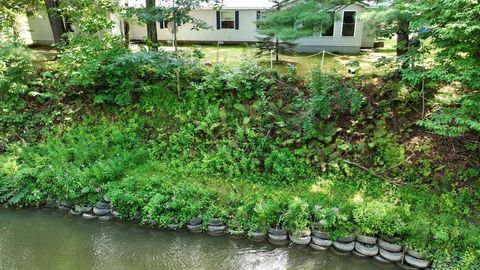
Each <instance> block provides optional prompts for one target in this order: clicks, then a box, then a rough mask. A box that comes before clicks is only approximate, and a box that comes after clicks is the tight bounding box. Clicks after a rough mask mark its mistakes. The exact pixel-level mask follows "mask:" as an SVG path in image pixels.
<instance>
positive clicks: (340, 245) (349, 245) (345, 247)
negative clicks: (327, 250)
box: [333, 241, 355, 252]
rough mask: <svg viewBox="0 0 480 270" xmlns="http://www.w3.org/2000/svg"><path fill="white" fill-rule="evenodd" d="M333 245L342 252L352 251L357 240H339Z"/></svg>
mask: <svg viewBox="0 0 480 270" xmlns="http://www.w3.org/2000/svg"><path fill="white" fill-rule="evenodd" d="M333 247H334V248H336V249H337V250H338V251H340V252H352V251H353V249H354V248H355V242H350V243H342V242H339V241H335V242H333Z"/></svg>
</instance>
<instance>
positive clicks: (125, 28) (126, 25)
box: [123, 19, 130, 49]
mask: <svg viewBox="0 0 480 270" xmlns="http://www.w3.org/2000/svg"><path fill="white" fill-rule="evenodd" d="M123 34H124V35H125V47H127V49H128V48H129V47H130V23H129V22H128V20H126V19H125V20H124V21H123Z"/></svg>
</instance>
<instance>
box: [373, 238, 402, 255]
mask: <svg viewBox="0 0 480 270" xmlns="http://www.w3.org/2000/svg"><path fill="white" fill-rule="evenodd" d="M378 246H379V247H380V248H382V249H385V250H388V251H390V252H401V251H402V250H403V248H402V246H401V245H399V244H393V243H389V242H386V241H384V240H382V239H378Z"/></svg>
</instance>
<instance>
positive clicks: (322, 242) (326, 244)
mask: <svg viewBox="0 0 480 270" xmlns="http://www.w3.org/2000/svg"><path fill="white" fill-rule="evenodd" d="M312 243H313V244H315V245H317V246H321V247H325V248H328V247H330V246H331V245H332V244H333V242H332V240H327V239H321V238H318V237H315V236H314V237H312Z"/></svg>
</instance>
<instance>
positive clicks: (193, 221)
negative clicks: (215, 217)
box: [188, 218, 202, 226]
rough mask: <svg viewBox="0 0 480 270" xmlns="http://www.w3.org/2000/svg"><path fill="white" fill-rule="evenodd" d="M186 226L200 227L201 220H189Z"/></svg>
mask: <svg viewBox="0 0 480 270" xmlns="http://www.w3.org/2000/svg"><path fill="white" fill-rule="evenodd" d="M188 225H190V226H198V225H202V220H201V219H199V218H195V219H191V220H189V221H188Z"/></svg>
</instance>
